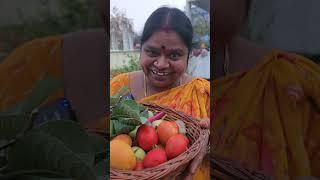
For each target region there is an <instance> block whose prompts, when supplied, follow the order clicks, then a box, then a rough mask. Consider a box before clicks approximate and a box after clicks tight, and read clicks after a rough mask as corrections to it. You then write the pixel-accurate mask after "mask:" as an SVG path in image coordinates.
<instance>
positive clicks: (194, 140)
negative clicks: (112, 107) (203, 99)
mask: <svg viewBox="0 0 320 180" xmlns="http://www.w3.org/2000/svg"><path fill="white" fill-rule="evenodd" d="M143 105H145V106H146V107H148V108H149V109H150V110H152V111H163V112H165V113H166V114H167V116H166V117H165V120H169V121H175V120H178V119H179V120H182V121H183V122H184V123H185V124H186V128H187V136H188V138H189V140H190V144H191V146H189V148H188V150H187V151H185V152H184V153H182V154H181V155H179V156H178V157H176V158H174V159H171V160H169V161H167V162H165V163H163V164H161V165H159V166H156V167H153V168H148V169H144V170H142V171H124V170H116V169H110V179H119V180H120V179H121V180H126V179H127V180H133V179H139V180H143V179H146V180H152V179H167V178H168V179H174V177H177V176H178V175H180V174H182V172H183V171H184V169H185V168H186V167H187V166H188V164H189V163H190V161H191V160H192V159H193V158H194V157H195V156H196V155H197V154H198V153H199V151H200V149H202V148H206V147H207V145H208V144H207V142H208V139H209V130H204V129H202V128H200V126H199V125H198V120H196V119H194V118H192V117H190V116H188V115H186V114H184V113H181V112H177V111H174V110H172V109H170V108H167V107H164V106H159V105H155V104H149V103H148V104H147V103H144V104H143Z"/></svg>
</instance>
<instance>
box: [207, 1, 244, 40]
mask: <svg viewBox="0 0 320 180" xmlns="http://www.w3.org/2000/svg"><path fill="white" fill-rule="evenodd" d="M212 3H213V32H214V38H215V39H216V40H217V41H224V40H228V39H230V38H231V37H232V36H233V35H235V34H237V33H238V32H239V31H240V30H241V27H242V25H243V23H244V19H245V16H246V15H247V11H248V9H247V8H248V6H247V3H248V0H214V1H212Z"/></svg>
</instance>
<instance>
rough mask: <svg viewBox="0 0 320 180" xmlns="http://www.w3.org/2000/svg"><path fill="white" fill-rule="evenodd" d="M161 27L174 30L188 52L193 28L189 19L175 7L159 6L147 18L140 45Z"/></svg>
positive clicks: (190, 47)
mask: <svg viewBox="0 0 320 180" xmlns="http://www.w3.org/2000/svg"><path fill="white" fill-rule="evenodd" d="M161 29H170V30H173V31H175V32H176V33H177V34H178V35H179V36H180V37H181V39H182V40H183V42H184V44H185V45H186V46H187V48H188V51H189V53H190V52H191V49H192V38H193V29H192V24H191V21H190V19H189V18H188V17H187V16H186V14H185V13H184V12H182V11H181V10H179V9H177V8H170V7H160V8H158V9H157V10H155V11H154V12H153V13H152V14H151V15H150V16H149V18H148V19H147V21H146V23H145V25H144V29H143V32H142V36H141V46H142V45H143V43H145V42H146V41H147V40H148V39H149V38H150V37H151V36H152V34H153V33H154V32H157V31H159V30H161Z"/></svg>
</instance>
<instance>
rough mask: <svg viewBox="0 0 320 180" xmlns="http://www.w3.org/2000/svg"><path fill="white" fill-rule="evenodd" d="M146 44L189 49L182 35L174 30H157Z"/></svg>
mask: <svg viewBox="0 0 320 180" xmlns="http://www.w3.org/2000/svg"><path fill="white" fill-rule="evenodd" d="M144 46H151V47H154V48H166V49H187V46H186V45H185V43H184V42H183V41H182V39H181V38H180V36H179V35H178V34H177V33H176V32H174V31H167V32H166V31H157V32H155V33H153V34H152V35H151V36H150V38H149V39H148V40H147V41H146V42H145V43H144Z"/></svg>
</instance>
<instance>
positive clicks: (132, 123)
mask: <svg viewBox="0 0 320 180" xmlns="http://www.w3.org/2000/svg"><path fill="white" fill-rule="evenodd" d="M126 92H127V89H126V88H122V89H121V90H120V92H119V93H118V94H116V95H115V96H113V97H111V104H110V110H111V118H110V119H111V120H110V136H111V141H110V166H111V168H113V169H121V170H143V169H146V168H152V167H156V166H158V165H161V164H162V163H164V162H166V161H168V160H170V159H173V158H175V157H177V156H179V155H180V154H182V153H183V152H185V151H186V150H187V149H188V146H189V139H188V138H187V136H186V135H185V134H186V127H185V124H184V122H183V121H181V120H177V121H171V120H169V119H168V118H167V117H166V114H165V113H164V112H157V111H151V110H149V109H148V108H147V107H145V106H143V105H141V104H139V103H137V102H135V101H134V100H132V99H128V98H125V97H126V96H125V95H124V94H125V93H126Z"/></svg>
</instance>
